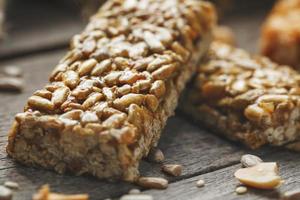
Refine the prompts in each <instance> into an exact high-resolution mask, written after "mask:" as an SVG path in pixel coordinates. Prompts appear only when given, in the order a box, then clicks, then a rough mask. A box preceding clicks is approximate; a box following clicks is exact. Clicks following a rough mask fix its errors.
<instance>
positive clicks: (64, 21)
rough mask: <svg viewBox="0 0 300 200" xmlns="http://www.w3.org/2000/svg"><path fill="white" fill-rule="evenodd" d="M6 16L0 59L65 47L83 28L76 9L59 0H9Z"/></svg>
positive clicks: (0, 43)
mask: <svg viewBox="0 0 300 200" xmlns="http://www.w3.org/2000/svg"><path fill="white" fill-rule="evenodd" d="M6 19H7V21H6V36H5V37H4V39H3V40H2V41H1V42H0V58H4V57H12V56H16V55H24V54H27V53H30V52H36V51H38V50H45V49H53V48H57V47H61V46H67V45H68V41H69V40H70V38H71V36H72V35H73V34H75V33H78V32H80V31H81V29H82V28H83V27H84V23H83V22H82V20H81V18H80V14H79V12H76V11H75V10H74V9H71V8H68V7H66V6H63V4H61V2H60V1H40V0H28V1H22V0H10V1H8V7H7V18H6Z"/></svg>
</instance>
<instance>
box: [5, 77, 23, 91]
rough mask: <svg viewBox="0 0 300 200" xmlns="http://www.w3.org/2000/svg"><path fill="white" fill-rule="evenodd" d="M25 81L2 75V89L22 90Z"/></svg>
mask: <svg viewBox="0 0 300 200" xmlns="http://www.w3.org/2000/svg"><path fill="white" fill-rule="evenodd" d="M22 89H23V81H22V79H20V78H15V77H0V90H4V91H21V90H22Z"/></svg>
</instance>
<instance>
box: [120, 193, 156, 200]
mask: <svg viewBox="0 0 300 200" xmlns="http://www.w3.org/2000/svg"><path fill="white" fill-rule="evenodd" d="M120 200H153V197H152V196H151V195H147V194H126V195H123V196H122V197H121V198H120Z"/></svg>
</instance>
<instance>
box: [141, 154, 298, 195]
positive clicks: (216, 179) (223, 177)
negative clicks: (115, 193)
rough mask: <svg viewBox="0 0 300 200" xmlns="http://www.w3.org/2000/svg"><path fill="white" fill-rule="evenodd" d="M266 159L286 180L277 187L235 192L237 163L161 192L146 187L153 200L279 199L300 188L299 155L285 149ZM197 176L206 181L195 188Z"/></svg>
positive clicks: (171, 186) (179, 183)
mask: <svg viewBox="0 0 300 200" xmlns="http://www.w3.org/2000/svg"><path fill="white" fill-rule="evenodd" d="M262 158H263V159H264V160H265V161H270V162H273V161H276V162H278V163H279V166H280V174H281V175H282V177H283V179H284V180H285V183H284V184H283V185H282V186H281V187H280V188H279V189H277V190H266V191H262V190H257V189H251V188H248V189H249V192H248V193H247V194H245V195H237V194H235V188H236V187H237V185H239V183H238V181H237V180H236V179H235V178H234V176H233V174H234V172H235V171H236V170H237V169H239V168H240V167H241V165H240V164H237V165H233V166H231V167H227V168H224V169H220V170H217V171H214V172H211V173H207V174H204V175H200V176H195V177H192V178H189V179H185V180H182V181H178V182H176V183H172V184H170V185H169V188H168V189H167V190H164V191H158V190H149V191H145V193H147V194H151V195H153V197H154V199H156V200H160V199H172V200H179V199H189V200H193V199H205V200H210V199H211V200H218V199H220V200H222V199H226V200H235V199H249V200H254V199H259V200H267V199H278V198H279V195H280V193H283V192H284V191H288V190H292V189H295V188H299V187H300V181H299V180H300V170H299V165H300V154H299V153H293V152H288V151H286V150H280V151H279V150H278V151H276V153H275V152H273V153H272V154H266V155H264V156H262ZM199 179H203V180H205V186H204V187H203V188H197V187H196V182H197V180H199Z"/></svg>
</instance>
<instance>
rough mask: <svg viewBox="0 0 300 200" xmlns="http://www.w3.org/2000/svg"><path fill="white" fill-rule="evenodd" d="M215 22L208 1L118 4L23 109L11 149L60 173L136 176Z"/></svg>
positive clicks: (104, 11) (126, 0) (100, 16)
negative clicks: (140, 162) (141, 161)
mask: <svg viewBox="0 0 300 200" xmlns="http://www.w3.org/2000/svg"><path fill="white" fill-rule="evenodd" d="M154 13H155V14H154ZM214 22H215V12H214V9H213V7H212V6H211V4H209V3H206V2H203V1H196V0H141V1H136V0H109V1H108V2H107V3H106V4H104V6H103V7H102V8H101V9H100V10H99V12H98V13H97V14H96V15H94V16H93V17H92V18H91V21H90V23H89V24H88V25H87V27H86V29H85V30H84V31H83V33H81V34H80V35H76V36H74V38H73V39H72V42H71V49H70V51H69V52H68V53H67V55H66V56H65V57H64V58H63V59H62V60H61V61H60V62H59V64H58V65H57V67H56V68H55V69H54V71H53V72H52V74H51V76H50V83H49V84H48V85H46V86H45V87H44V88H43V89H41V90H37V91H36V92H35V93H34V94H33V96H31V97H30V98H29V100H28V102H27V105H26V107H25V111H24V112H23V113H20V114H17V115H16V118H15V122H14V124H13V127H12V128H11V131H10V133H9V144H8V146H7V152H8V154H9V155H10V156H11V157H13V158H14V159H16V160H18V161H20V162H21V163H24V164H27V165H32V166H42V167H44V168H47V169H54V170H55V171H57V172H60V173H63V172H65V171H71V172H74V173H76V174H91V175H94V176H96V177H98V178H114V179H116V178H121V179H124V180H127V181H134V180H135V179H136V178H137V176H138V165H139V161H140V160H141V159H142V157H145V156H146V155H147V154H148V152H149V150H150V148H152V147H153V146H155V145H156V144H157V142H158V139H159V137H160V134H161V131H162V129H163V127H164V126H165V124H166V120H167V119H168V117H169V116H171V115H172V114H173V112H174V109H175V107H176V105H177V100H178V97H179V95H180V93H181V91H182V90H183V88H184V86H185V83H186V82H187V81H188V80H189V79H190V78H191V76H192V74H193V73H194V72H195V70H196V66H197V63H198V61H199V59H200V58H201V57H202V55H203V54H204V53H205V52H206V51H207V49H208V46H209V43H210V38H211V29H212V27H213V25H214Z"/></svg>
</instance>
